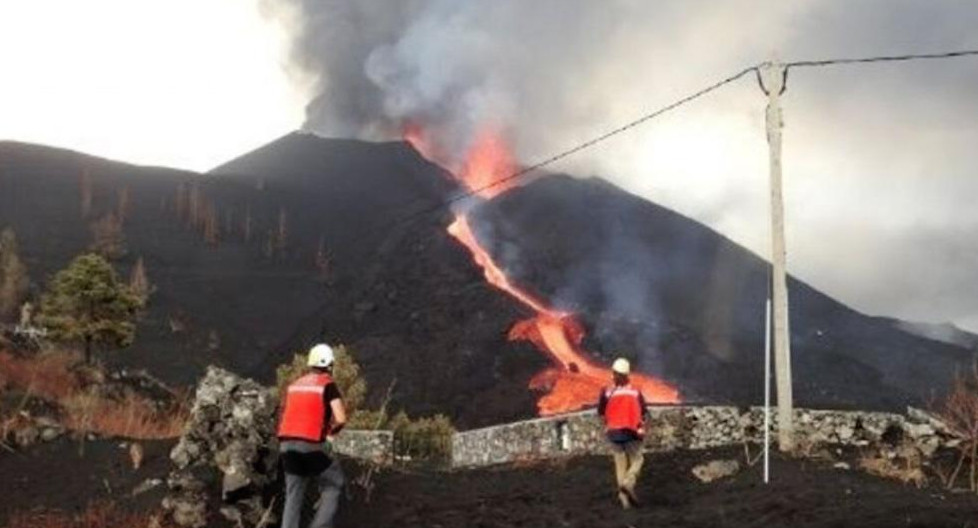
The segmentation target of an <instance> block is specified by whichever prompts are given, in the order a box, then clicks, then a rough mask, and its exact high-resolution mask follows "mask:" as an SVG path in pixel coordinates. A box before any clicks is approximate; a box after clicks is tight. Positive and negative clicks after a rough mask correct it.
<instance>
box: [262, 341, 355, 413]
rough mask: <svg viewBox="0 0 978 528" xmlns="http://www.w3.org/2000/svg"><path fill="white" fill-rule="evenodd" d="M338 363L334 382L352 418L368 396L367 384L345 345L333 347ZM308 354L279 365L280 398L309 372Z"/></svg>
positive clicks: (277, 378) (277, 374)
mask: <svg viewBox="0 0 978 528" xmlns="http://www.w3.org/2000/svg"><path fill="white" fill-rule="evenodd" d="M333 353H334V354H335V355H336V361H335V363H334V365H333V381H335V382H336V385H337V386H338V387H339V388H340V393H341V394H342V395H343V404H344V405H345V406H346V414H347V415H348V416H350V417H351V418H352V417H353V416H355V415H356V413H357V410H358V409H359V408H360V405H362V404H363V399H364V397H365V396H366V394H367V382H365V381H364V380H363V378H361V377H360V365H357V362H356V361H355V360H354V359H353V354H352V353H351V352H350V351H348V350H347V348H346V347H345V346H343V345H339V346H335V347H333ZM307 357H308V356H307V355H306V354H295V355H294V356H292V362H291V363H285V364H282V365H279V367H278V368H277V369H276V370H275V380H276V387H277V388H278V394H279V396H281V395H283V394H285V389H286V387H288V386H289V384H290V383H292V382H293V381H295V380H297V379H298V378H299V377H300V376H302V375H303V374H305V373H306V372H308V367H306V358H307Z"/></svg>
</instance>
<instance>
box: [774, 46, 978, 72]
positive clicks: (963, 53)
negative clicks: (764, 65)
mask: <svg viewBox="0 0 978 528" xmlns="http://www.w3.org/2000/svg"><path fill="white" fill-rule="evenodd" d="M975 55H978V50H960V51H945V52H942V53H920V54H910V55H880V56H876V57H859V58H839V59H823V60H806V61H794V62H786V63H784V65H785V67H788V68H792V67H802V68H803V67H810V66H830V65H834V64H866V63H872V62H902V61H913V60H928V59H952V58H956V57H968V56H975Z"/></svg>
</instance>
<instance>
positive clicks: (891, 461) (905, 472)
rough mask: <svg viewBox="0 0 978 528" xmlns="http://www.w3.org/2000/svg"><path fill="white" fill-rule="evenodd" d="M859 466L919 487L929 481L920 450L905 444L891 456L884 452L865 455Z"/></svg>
mask: <svg viewBox="0 0 978 528" xmlns="http://www.w3.org/2000/svg"><path fill="white" fill-rule="evenodd" d="M859 467H860V468H862V469H863V470H865V471H866V472H867V473H870V474H872V475H876V476H878V477H883V478H888V479H894V480H899V481H900V482H903V483H904V484H910V483H912V484H914V485H915V486H917V487H918V488H920V487H923V486H924V484H926V483H927V478H926V476H924V469H923V458H922V457H921V456H920V452H919V451H917V450H916V449H915V448H913V447H911V446H903V447H901V448H900V449H899V450H898V452H897V456H895V457H893V458H890V457H887V456H886V455H884V454H883V453H873V454H868V455H863V457H862V458H860V459H859Z"/></svg>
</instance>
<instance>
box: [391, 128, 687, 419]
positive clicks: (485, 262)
mask: <svg viewBox="0 0 978 528" xmlns="http://www.w3.org/2000/svg"><path fill="white" fill-rule="evenodd" d="M404 137H405V139H406V140H407V141H408V142H410V143H411V144H412V145H413V146H414V147H415V148H416V149H417V151H418V152H420V153H421V154H422V155H423V156H425V157H430V154H431V153H432V152H431V148H430V147H429V146H428V144H427V142H426V141H425V134H424V131H423V130H421V129H419V128H416V127H411V128H410V129H405V134H404ZM515 169H516V163H515V162H514V160H513V157H512V155H511V154H510V152H509V149H508V148H507V146H506V143H505V141H504V140H503V139H502V136H501V135H500V134H498V133H496V132H495V131H494V130H492V129H490V128H486V129H483V130H482V131H481V132H480V133H479V134H478V135H477V136H476V138H475V141H474V142H473V144H472V146H471V148H470V149H469V151H468V152H467V155H466V157H465V161H464V162H463V163H462V166H461V168H460V169H459V170H458V171H457V172H456V173H455V174H453V175H454V177H455V178H456V179H457V180H458V181H459V182H461V183H462V184H463V185H465V186H466V187H467V188H468V189H469V190H470V191H474V192H476V193H477V194H478V196H480V197H481V198H484V199H487V200H488V199H491V198H493V197H495V196H496V195H498V194H500V193H502V192H505V191H506V190H508V189H509V188H510V187H512V182H505V183H503V184H501V185H495V186H491V185H492V184H493V182H496V181H499V180H501V179H503V178H505V177H506V176H508V175H510V174H513V172H514V171H515ZM448 233H449V234H450V235H451V236H452V237H454V238H455V239H456V240H458V241H459V242H460V243H461V244H462V245H463V246H465V247H466V248H467V249H468V250H469V252H470V253H471V254H472V259H473V260H474V261H475V263H476V264H477V265H478V266H479V267H480V268H482V270H483V274H484V275H485V277H486V280H487V281H489V283H490V284H492V285H493V286H495V287H496V288H498V289H500V290H502V291H504V292H506V293H507V294H509V295H510V296H512V297H513V298H515V299H516V300H518V301H520V302H521V303H523V304H524V305H526V306H527V307H528V308H530V309H532V310H533V311H534V312H535V313H536V315H534V316H533V317H531V318H529V319H525V320H523V321H519V322H517V323H516V324H514V325H513V327H512V328H511V329H510V330H509V335H508V338H509V340H511V341H516V340H526V341H529V342H531V343H533V344H534V345H535V346H536V347H537V348H538V349H540V350H541V351H543V352H545V353H546V354H547V355H548V356H549V357H550V358H551V359H552V360H553V362H554V366H553V367H551V368H548V369H547V370H545V371H543V372H541V373H539V374H537V375H536V376H534V377H533V379H532V380H530V388H531V389H533V390H537V391H542V392H545V393H546V394H545V395H544V396H543V397H541V398H540V400H539V401H538V402H537V408H538V409H539V411H540V414H541V415H544V416H546V415H552V414H558V413H562V412H569V411H576V410H579V409H582V408H584V407H586V406H588V405H592V404H594V403H596V402H597V399H598V394H599V392H600V391H601V389H602V388H603V387H605V386H607V385H608V383H609V382H610V380H611V371H610V370H609V369H607V368H605V367H603V366H601V365H598V364H597V363H595V362H594V361H592V360H590V359H588V358H589V354H588V353H587V351H585V350H584V349H583V348H582V347H581V343H582V342H583V340H584V336H585V330H584V327H583V325H581V323H580V322H578V321H577V319H576V318H575V317H574V314H572V313H567V312H562V311H559V310H556V309H554V308H553V307H551V306H549V305H548V304H547V303H546V302H545V301H543V300H542V299H538V298H537V297H535V296H534V295H532V294H530V293H529V292H527V291H525V290H523V289H521V288H520V287H519V286H517V285H516V284H513V282H512V281H510V279H509V277H507V275H506V273H505V272H504V271H503V270H502V269H501V268H499V266H497V265H496V263H495V261H493V259H492V256H491V255H489V252H487V251H486V250H485V249H484V248H483V247H482V246H481V245H480V244H479V241H478V239H477V238H476V236H475V233H474V232H473V231H472V227H471V226H470V224H469V221H468V217H467V215H466V214H465V213H464V212H456V214H455V220H454V221H453V222H452V223H451V225H449V226H448ZM631 381H632V384H633V385H634V386H635V387H637V388H638V389H639V390H641V391H642V393H643V394H644V395H645V398H646V400H647V401H648V402H649V403H678V402H679V392H678V391H677V390H676V389H675V388H674V387H672V386H671V385H669V384H668V383H666V382H664V381H661V380H659V379H656V378H653V377H651V376H647V375H644V374H639V373H634V374H632V376H631Z"/></svg>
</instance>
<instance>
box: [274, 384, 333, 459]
mask: <svg viewBox="0 0 978 528" xmlns="http://www.w3.org/2000/svg"><path fill="white" fill-rule="evenodd" d="M330 383H333V379H332V378H331V377H329V375H328V374H316V373H313V374H306V375H305V376H302V377H301V378H299V379H297V380H295V381H294V382H292V384H291V385H289V388H288V389H286V395H285V410H283V411H282V419H281V421H280V422H279V426H278V437H279V438H295V439H299V440H307V441H309V442H321V441H322V440H323V437H324V436H325V435H326V433H327V427H328V424H326V404H325V402H324V401H323V393H324V392H326V386H327V385H329V384H330Z"/></svg>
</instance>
